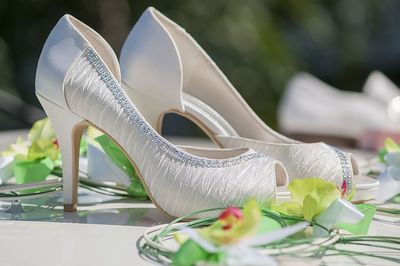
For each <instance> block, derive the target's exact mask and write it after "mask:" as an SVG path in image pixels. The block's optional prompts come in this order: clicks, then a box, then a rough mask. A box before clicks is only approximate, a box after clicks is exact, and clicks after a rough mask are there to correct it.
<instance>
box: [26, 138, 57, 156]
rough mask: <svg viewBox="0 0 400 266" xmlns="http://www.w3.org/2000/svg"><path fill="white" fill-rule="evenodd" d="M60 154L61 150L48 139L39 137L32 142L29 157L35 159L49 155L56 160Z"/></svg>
mask: <svg viewBox="0 0 400 266" xmlns="http://www.w3.org/2000/svg"><path fill="white" fill-rule="evenodd" d="M59 155H60V150H59V149H58V147H57V146H56V145H55V144H54V143H53V141H51V140H48V139H38V140H36V141H35V142H33V143H32V145H31V146H30V147H29V150H28V159H29V160H35V159H39V158H44V157H49V158H50V159H51V160H53V161H55V160H56V159H57V158H58V156H59Z"/></svg>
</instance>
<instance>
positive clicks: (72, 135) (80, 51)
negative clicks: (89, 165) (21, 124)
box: [36, 15, 287, 216]
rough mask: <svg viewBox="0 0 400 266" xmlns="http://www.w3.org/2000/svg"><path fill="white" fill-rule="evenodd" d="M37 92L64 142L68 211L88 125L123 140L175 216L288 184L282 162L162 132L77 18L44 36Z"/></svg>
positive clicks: (268, 196) (156, 196)
mask: <svg viewBox="0 0 400 266" xmlns="http://www.w3.org/2000/svg"><path fill="white" fill-rule="evenodd" d="M154 78H155V77H154ZM36 94H37V96H38V98H39V100H40V102H41V103H42V105H43V107H44V109H45V111H46V113H47V114H48V116H49V118H50V120H51V122H52V125H53V127H54V129H55V131H56V134H57V139H58V141H59V144H60V148H61V154H62V163H63V182H64V209H65V210H66V211H74V210H75V208H76V204H77V186H78V151H79V143H80V137H81V135H82V132H83V131H84V128H85V127H86V126H88V125H90V126H93V127H96V128H98V129H99V130H101V131H103V132H104V133H106V134H107V135H108V136H110V137H111V138H113V139H114V140H115V141H116V143H118V144H119V146H120V147H121V148H122V150H123V151H124V152H125V153H126V154H127V156H128V157H129V158H130V160H131V161H132V163H133V164H134V165H135V168H136V169H137V171H138V173H139V175H140V177H141V180H142V182H143V184H144V186H145V188H146V190H147V192H148V194H149V196H150V198H151V199H152V201H153V202H154V203H155V204H156V205H157V206H158V207H160V208H161V209H162V210H164V211H165V212H166V213H168V214H169V215H172V216H181V215H184V214H188V213H190V212H193V211H196V210H199V209H204V208H213V207H225V206H241V205H243V204H244V203H245V201H247V200H248V199H249V198H256V199H257V200H258V202H259V203H260V204H265V203H267V202H269V201H271V200H273V199H274V197H275V190H276V186H277V185H286V183H287V174H286V172H285V169H284V167H283V166H282V165H281V164H280V163H279V162H277V161H274V160H271V159H268V158H266V157H265V156H263V155H260V154H257V153H255V152H254V151H252V150H249V149H227V150H220V149H200V148H189V147H182V148H178V147H176V146H174V145H173V144H171V143H169V142H168V141H166V140H165V139H164V138H162V137H161V136H160V135H159V134H157V132H156V131H155V130H154V129H153V128H152V127H151V126H150V125H149V124H148V123H147V122H146V120H145V119H144V118H143V116H142V115H141V114H140V113H139V111H138V110H137V109H136V107H135V105H134V104H133V103H132V101H131V100H130V99H129V97H128V96H127V95H126V92H125V91H124V89H123V88H122V87H121V86H120V70H119V66H118V61H117V59H116V57H115V55H114V53H113V51H112V49H111V48H110V47H109V45H108V44H107V43H106V41H105V40H104V39H103V38H102V37H101V36H99V35H98V34H97V33H96V32H95V31H93V30H92V29H90V28H89V27H88V26H86V25H85V24H83V23H82V22H80V21H78V20H77V19H75V18H73V17H72V16H69V15H65V16H63V17H62V18H61V19H60V20H59V22H58V23H57V25H56V26H55V27H54V29H53V30H52V32H51V33H50V36H49V37H48V39H47V41H46V44H45V46H44V48H43V51H42V53H41V56H40V59H39V64H38V68H37V73H36ZM151 104H155V103H151Z"/></svg>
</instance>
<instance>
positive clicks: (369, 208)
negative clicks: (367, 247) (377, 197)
mask: <svg viewBox="0 0 400 266" xmlns="http://www.w3.org/2000/svg"><path fill="white" fill-rule="evenodd" d="M355 206H356V207H357V209H358V210H359V211H360V212H361V213H362V214H364V218H363V219H362V220H361V221H359V222H358V223H355V224H346V223H340V224H337V225H336V226H337V227H339V228H342V229H344V230H346V231H348V232H350V233H352V234H354V235H366V234H368V230H369V227H370V226H371V222H372V219H373V218H374V215H375V212H376V207H375V206H373V205H369V204H357V205H355Z"/></svg>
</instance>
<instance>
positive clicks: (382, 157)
mask: <svg viewBox="0 0 400 266" xmlns="http://www.w3.org/2000/svg"><path fill="white" fill-rule="evenodd" d="M387 153H388V151H387V150H386V149H385V148H383V149H380V150H379V151H378V159H379V161H380V162H381V163H385V155H386V154H387Z"/></svg>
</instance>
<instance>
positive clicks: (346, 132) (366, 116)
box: [279, 72, 400, 140]
mask: <svg viewBox="0 0 400 266" xmlns="http://www.w3.org/2000/svg"><path fill="white" fill-rule="evenodd" d="M396 96H397V95H396V88H395V85H394V84H393V83H392V82H390V80H388V79H387V78H386V77H385V76H384V75H383V74H381V73H380V72H373V73H372V74H371V75H370V76H369V77H368V79H367V81H366V82H365V85H364V93H360V92H349V91H341V90H339V89H336V88H334V87H332V86H330V85H328V84H326V83H324V82H323V81H321V80H319V79H317V78H316V77H314V76H312V75H310V74H307V73H298V74H297V75H296V76H294V77H293V78H292V79H291V80H290V81H289V82H288V84H287V86H286V90H285V93H284V96H283V98H282V101H281V104H280V108H279V125H280V128H281V130H283V131H284V132H287V133H291V134H300V135H321V136H329V137H332V138H341V139H349V140H356V139H360V137H361V136H362V135H364V134H366V133H367V132H374V131H378V132H379V131H382V132H400V127H399V121H400V120H398V121H396V119H395V117H396V116H397V117H398V118H397V119H400V112H397V114H396V108H395V106H394V105H393V104H391V101H393V103H394V102H395V101H397V100H395V98H396ZM398 108H400V107H397V109H398ZM343 125H346V126H343Z"/></svg>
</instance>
